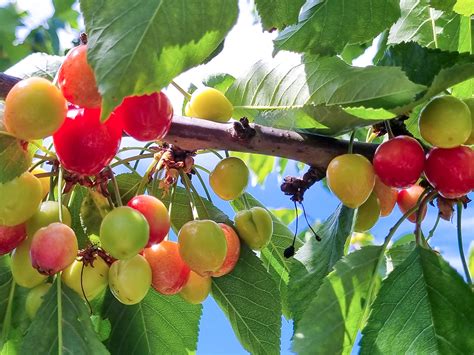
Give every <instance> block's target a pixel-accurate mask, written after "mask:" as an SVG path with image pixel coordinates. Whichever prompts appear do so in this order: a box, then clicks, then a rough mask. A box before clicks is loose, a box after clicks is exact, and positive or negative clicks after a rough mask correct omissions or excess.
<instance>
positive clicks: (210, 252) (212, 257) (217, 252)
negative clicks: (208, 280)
mask: <svg viewBox="0 0 474 355" xmlns="http://www.w3.org/2000/svg"><path fill="white" fill-rule="evenodd" d="M178 243H179V253H180V254H181V257H182V258H183V260H184V262H185V263H186V264H188V265H189V267H190V268H191V270H193V271H195V272H197V273H198V274H199V275H201V276H210V275H211V274H212V273H213V272H216V271H218V270H219V269H220V268H221V267H222V264H223V263H224V260H225V258H226V255H227V242H226V237H225V235H224V232H223V231H222V229H221V227H219V225H218V224H217V223H216V222H214V221H211V220H197V221H190V222H187V223H186V224H185V225H183V226H182V227H181V229H180V230H179V233H178Z"/></svg>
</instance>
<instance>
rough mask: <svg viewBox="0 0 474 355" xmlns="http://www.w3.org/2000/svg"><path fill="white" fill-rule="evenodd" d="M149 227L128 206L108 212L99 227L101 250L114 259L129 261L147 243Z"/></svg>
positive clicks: (137, 213) (144, 220)
mask: <svg viewBox="0 0 474 355" xmlns="http://www.w3.org/2000/svg"><path fill="white" fill-rule="evenodd" d="M149 234H150V227H149V226H148V222H147V221H146V219H145V217H144V216H143V215H142V214H141V213H140V212H138V211H136V210H134V209H133V208H130V207H128V206H122V207H118V208H115V209H114V210H112V211H111V212H109V213H108V214H107V215H106V216H105V217H104V219H103V220H102V223H101V225H100V242H101V246H102V248H104V250H105V251H106V252H107V253H109V254H110V255H112V256H113V257H114V258H115V259H130V258H132V257H133V256H135V255H136V254H138V253H139V252H140V251H141V250H142V249H143V248H144V247H145V245H146V244H147V243H148V236H149Z"/></svg>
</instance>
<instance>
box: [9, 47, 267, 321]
mask: <svg viewBox="0 0 474 355" xmlns="http://www.w3.org/2000/svg"><path fill="white" fill-rule="evenodd" d="M86 54H87V46H86V45H80V46H78V47H76V48H74V49H73V50H71V51H70V53H69V54H68V56H67V57H66V58H65V60H64V63H63V64H62V66H61V68H60V70H59V72H58V85H59V89H58V88H57V87H56V86H55V85H53V84H52V83H50V82H49V81H48V80H46V79H42V78H35V77H33V78H28V79H25V80H22V81H20V82H19V83H17V84H16V85H15V86H14V87H13V88H12V89H11V91H10V92H9V94H8V95H7V98H6V100H5V112H4V124H5V128H6V130H7V131H8V132H9V133H10V134H11V135H12V136H14V137H16V138H18V139H19V140H21V141H32V140H36V139H43V138H46V137H49V136H52V137H53V145H54V149H55V153H56V155H57V157H58V159H59V162H60V164H61V166H62V168H63V169H65V170H67V171H68V172H70V173H72V174H76V175H78V176H94V175H97V174H99V173H100V172H101V171H102V170H103V169H104V168H105V167H106V166H107V165H108V164H109V163H110V162H111V160H112V159H113V157H114V156H115V155H116V154H117V152H118V149H119V146H120V143H121V138H122V135H123V132H125V133H126V134H128V135H129V136H131V137H133V138H135V139H136V140H139V141H156V140H160V139H162V138H163V137H164V136H165V135H166V134H167V132H168V131H169V128H170V124H171V119H172V116H173V109H172V106H171V104H170V102H169V100H168V98H167V97H166V96H165V94H163V93H161V92H158V93H154V94H151V95H143V96H134V97H128V98H125V99H124V101H123V102H122V103H121V104H120V106H118V107H117V108H116V109H115V110H114V111H113V112H112V114H111V115H110V116H109V117H108V119H107V121H106V122H105V123H101V117H100V116H101V110H100V105H101V96H100V94H99V92H98V89H97V85H96V81H95V77H94V74H93V72H92V69H91V68H90V66H89V65H88V63H87V57H86ZM232 111H233V107H232V104H231V103H230V102H229V101H228V100H227V98H225V96H224V95H223V94H222V93H221V92H219V91H218V90H215V89H212V88H203V89H200V90H197V91H196V92H194V93H193V95H192V96H191V98H190V100H189V102H188V104H187V106H186V113H187V114H188V115H191V116H193V117H197V118H202V119H207V120H212V121H217V122H225V121H228V120H229V119H230V117H231V116H232ZM43 172H45V171H44V170H41V169H39V168H36V169H35V170H33V171H32V172H25V173H24V174H22V175H21V176H19V177H17V178H15V179H13V180H11V181H9V182H6V183H4V184H0V194H1V195H2V197H5V201H4V203H2V204H1V205H0V254H2V255H3V254H6V253H10V252H11V260H12V262H11V269H12V274H13V278H14V280H15V282H16V283H17V284H18V285H20V286H22V287H26V288H30V289H31V291H30V293H29V295H28V298H27V304H26V307H27V310H28V313H29V315H30V316H31V317H33V316H34V314H35V313H36V311H37V309H38V307H39V305H40V304H41V300H42V297H43V296H44V294H45V293H46V292H47V291H48V289H49V287H50V286H51V283H48V282H46V281H47V280H48V278H49V277H50V276H52V275H55V274H57V273H61V279H62V280H63V282H64V283H65V284H66V285H67V286H68V287H70V288H71V289H73V290H75V291H76V292H77V293H78V294H79V295H81V296H82V297H83V298H85V299H86V300H92V299H94V298H95V297H97V296H98V295H99V294H100V293H101V292H102V291H103V290H104V289H105V288H106V287H107V286H109V288H110V290H111V292H112V293H113V295H114V296H115V297H116V298H117V299H118V300H119V301H120V302H122V303H124V304H136V303H138V302H140V301H141V300H142V299H143V298H144V297H145V296H146V294H147V292H148V290H149V288H150V285H151V286H152V287H153V288H154V289H155V290H156V291H158V292H159V293H161V294H164V295H172V294H178V293H179V294H180V295H181V296H182V297H183V298H184V299H185V300H187V301H189V302H190V303H200V302H202V301H203V300H204V299H205V298H206V297H207V295H208V293H209V292H210V287H211V277H220V276H223V275H226V274H228V273H229V272H231V271H232V270H233V269H234V267H235V265H236V263H237V261H238V259H239V255H240V248H241V245H240V240H241V239H242V240H243V241H244V242H245V243H246V244H248V245H249V246H250V247H251V248H252V249H254V250H260V249H262V248H264V247H265V246H266V245H267V244H268V243H269V241H270V238H271V236H272V233H273V222H272V218H271V216H270V214H269V212H268V211H267V210H265V209H264V208H261V207H253V208H249V209H248V210H244V211H241V212H239V213H237V215H236V216H235V228H236V230H237V232H238V234H237V232H236V231H235V230H234V229H233V228H232V227H230V226H228V225H226V224H222V223H221V224H218V223H216V222H214V221H212V220H208V219H205V220H200V219H196V220H194V221H190V222H188V223H186V224H184V225H183V226H182V227H181V228H180V230H179V233H178V242H173V241H169V240H167V238H166V237H167V235H168V234H169V231H170V217H169V213H168V210H167V208H166V206H165V205H164V204H163V203H162V202H161V201H160V200H159V199H158V198H156V197H153V196H149V195H137V196H135V197H133V198H132V199H131V200H130V201H128V203H127V206H120V207H117V208H114V209H113V210H111V211H110V212H109V213H108V214H107V215H106V216H105V217H104V218H103V220H102V222H101V226H100V233H99V234H100V235H99V240H100V247H97V246H93V247H90V248H87V249H85V250H81V251H80V250H78V242H77V237H76V235H75V233H74V231H73V229H72V228H71V221H72V219H71V214H70V212H69V210H68V209H67V208H66V207H65V206H61V207H60V204H59V202H56V201H44V200H45V199H46V197H47V195H48V193H51V191H50V190H51V186H50V179H49V178H48V177H43V178H37V177H36V176H35V174H38V173H43ZM248 179H249V171H248V168H247V166H246V165H245V163H244V162H243V161H242V160H240V159H238V158H235V157H230V158H226V159H223V160H222V161H220V162H219V163H218V164H217V166H216V167H215V169H214V170H213V171H212V172H211V174H210V176H209V183H210V185H211V187H212V188H213V190H214V191H215V193H216V194H217V195H218V196H219V197H221V198H222V199H224V200H233V199H236V198H238V197H240V196H241V195H242V194H243V193H244V192H245V189H246V187H247V184H248ZM42 201H44V202H42ZM239 236H240V238H239Z"/></svg>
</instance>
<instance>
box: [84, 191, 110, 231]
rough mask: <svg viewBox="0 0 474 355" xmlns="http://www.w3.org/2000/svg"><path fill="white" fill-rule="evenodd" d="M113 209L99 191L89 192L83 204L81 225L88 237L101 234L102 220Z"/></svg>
mask: <svg viewBox="0 0 474 355" xmlns="http://www.w3.org/2000/svg"><path fill="white" fill-rule="evenodd" d="M110 210H111V207H110V205H109V202H108V201H107V199H106V198H105V197H104V196H103V195H102V194H100V193H99V192H97V191H93V190H88V191H87V195H86V196H85V197H84V198H83V200H82V203H81V224H82V226H83V227H84V229H85V231H86V233H87V234H88V235H90V234H95V235H99V234H100V225H101V223H102V219H103V218H104V217H105V216H106V215H107V213H109V212H110Z"/></svg>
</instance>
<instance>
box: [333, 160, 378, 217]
mask: <svg viewBox="0 0 474 355" xmlns="http://www.w3.org/2000/svg"><path fill="white" fill-rule="evenodd" d="M326 177H327V183H328V186H329V188H330V189H331V191H332V192H333V193H334V194H335V195H336V196H337V198H338V199H339V200H341V202H342V203H343V204H344V205H346V206H347V207H350V208H357V207H359V206H361V205H362V204H363V203H364V202H365V201H366V200H367V199H368V198H369V196H370V194H371V192H372V190H373V189H374V184H375V173H374V168H373V167H372V164H371V163H370V161H369V160H367V158H365V157H363V156H362V155H360V154H343V155H339V156H337V157H335V158H334V159H333V160H331V162H330V163H329V165H328V168H327V172H326Z"/></svg>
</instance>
